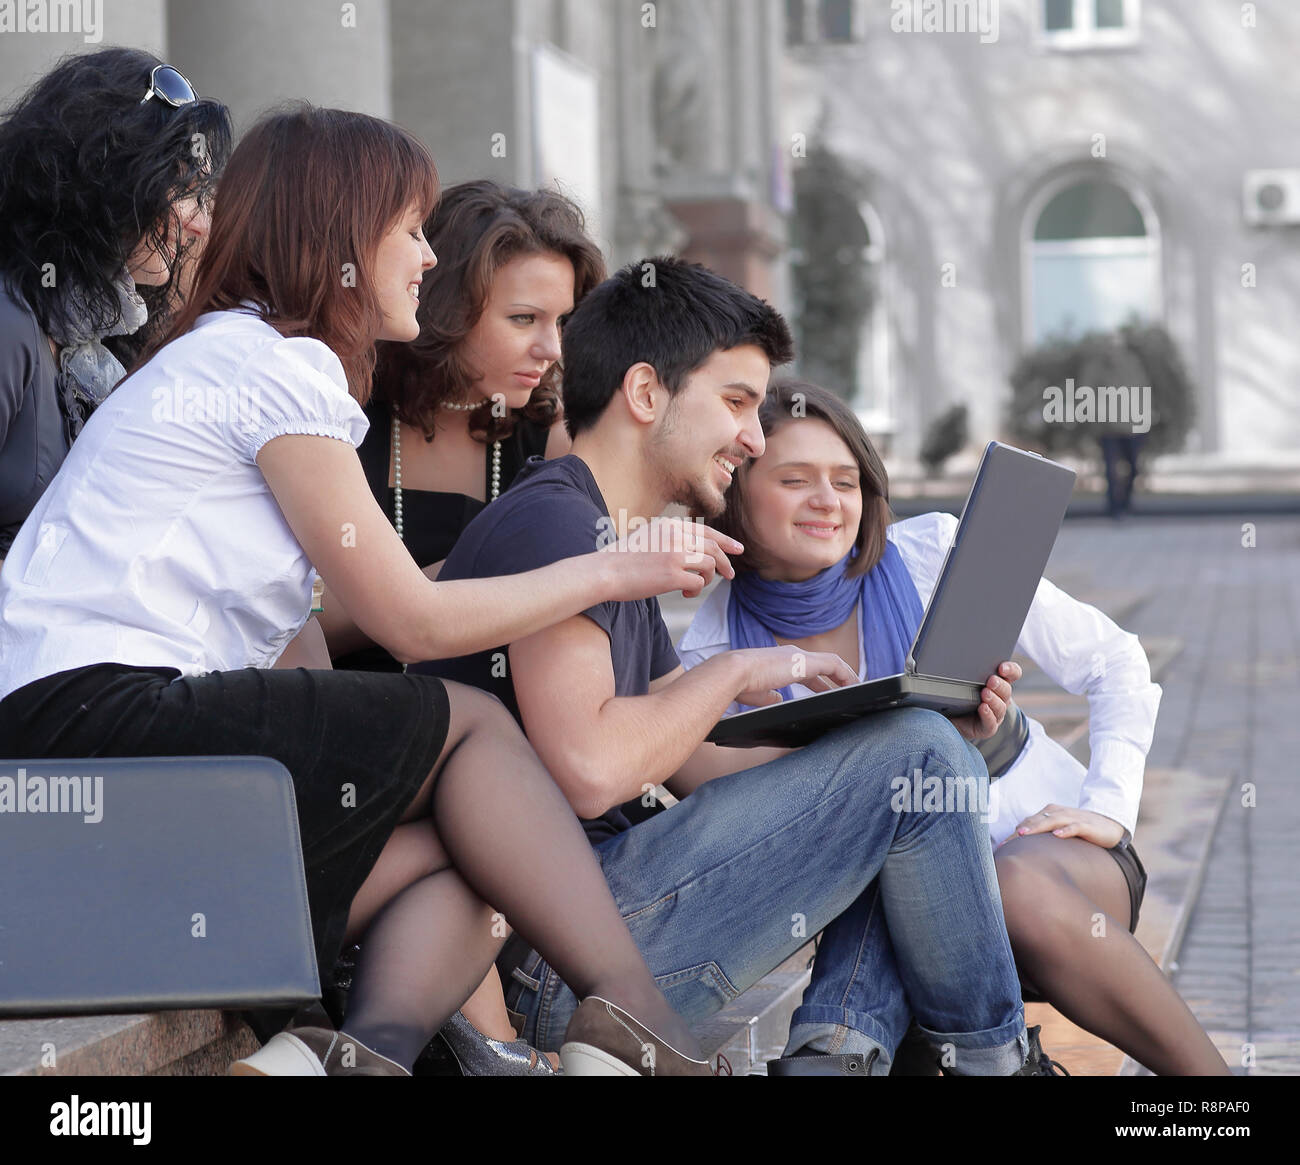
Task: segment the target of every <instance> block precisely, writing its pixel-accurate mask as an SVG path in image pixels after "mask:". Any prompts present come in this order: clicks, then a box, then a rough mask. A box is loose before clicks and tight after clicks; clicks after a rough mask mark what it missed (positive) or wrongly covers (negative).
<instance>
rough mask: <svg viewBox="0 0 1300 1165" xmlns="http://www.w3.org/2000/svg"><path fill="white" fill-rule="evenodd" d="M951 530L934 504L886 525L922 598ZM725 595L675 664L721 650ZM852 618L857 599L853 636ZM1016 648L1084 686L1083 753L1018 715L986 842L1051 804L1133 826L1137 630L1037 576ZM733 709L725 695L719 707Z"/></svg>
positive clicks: (1151, 721)
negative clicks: (1021, 743) (1084, 756)
mask: <svg viewBox="0 0 1300 1165" xmlns="http://www.w3.org/2000/svg"><path fill="white" fill-rule="evenodd" d="M956 531H957V519H956V518H954V517H953V516H952V515H951V514H944V513H932V514H921V515H919V516H918V517H915V518H908V519H906V520H905V521H902V522H897V523H895V524H894V525H892V526H890V528H889V531H888V536H889V539H890V540H891V541H892V542H893V543H894V544H895V545H896V546H897V547H898V551H899V554H900V556H901V557H902V560H903V564H904V565H905V566H906V567H907V570H908V573H909V574H910V575H911V576H912V580H913V582H915V584H916V590H917V594H918V595H920V598H921V603H922V605H925V604H927V603H929V601H930V596H931V594H932V593H933V592H934V586H935V582H936V581H937V579H938V577H939V570H940V568H941V567H942V566H943V560H944V557H945V556H946V555H947V553H948V547H949V546H950V545H951V544H952V539H953V535H954V534H955V533H956ZM729 595H730V584H729V583H728V582H727V581H726V580H725V579H724V580H722V581H720V582H719V583H718V584H717V586H716V587H715V588H714V590H713V592H712V593H711V594H710V595H709V596H708V598H707V599H705V601H704V603H703V604H702V605H701V606H700V609H699V610H698V611H697V612H696V613H695V618H694V619H693V620H692V622H691V625H690V627H689V628H687V630H686V633H685V635H683V636H682V640H681V643H680V644H678V647H677V652H678V655H680V656H681V660H682V665H683V666H684V667H686V668H691V667H694V666H695V665H696V664H698V663H700V662H701V661H702V660H705V659H708V658H709V657H710V656H711V655H717V654H718V653H719V652H721V651H727V650H729V649H730V647H731V640H730V634H729V632H728V629H727V600H728V597H729ZM861 621H862V612H861V609H860V608H859V611H858V633H859V636H861ZM1016 651H1017V653H1018V654H1020V655H1023V656H1025V657H1027V658H1028V659H1031V660H1033V661H1034V663H1036V664H1037V665H1038V666H1039V667H1040V668H1041V669H1042V670H1043V672H1044V674H1046V675H1047V676H1049V677H1050V678H1051V679H1052V680H1054V681H1055V682H1056V683H1058V684H1060V685H1061V687H1062V688H1064V689H1065V690H1066V691H1067V692H1072V693H1074V694H1075V695H1085V694H1086V696H1087V697H1088V714H1089V744H1090V746H1091V754H1092V755H1091V761H1090V763H1089V766H1088V768H1087V769H1085V768H1084V767H1083V765H1081V764H1080V763H1079V762H1078V761H1077V760H1075V759H1074V757H1072V756H1071V755H1070V754H1069V753H1068V752H1067V751H1066V750H1065V749H1064V748H1063V747H1061V745H1059V744H1058V743H1057V742H1056V741H1054V740H1053V739H1052V738H1051V737H1050V736H1048V735H1047V732H1046V730H1045V729H1044V728H1043V726H1042V724H1040V723H1039V722H1038V721H1037V720H1035V719H1033V717H1029V716H1027V717H1026V719H1027V720H1028V721H1029V740H1028V742H1027V743H1026V744H1025V747H1024V748H1023V749H1022V750H1021V753H1020V755H1019V756H1018V757H1017V758H1016V760H1015V762H1014V763H1013V764H1012V765H1011V767H1010V768H1009V769H1007V771H1006V772H1005V773H1004V774H1003V776H1002V777H1001V778H1000V779H999V780H997V781H995V782H993V784H992V786H991V788H990V790H989V816H990V819H991V820H990V825H989V832H990V834H991V836H992V841H993V844H994V845H995V846H996V845H1000V844H1001V843H1002V842H1003V841H1005V840H1006V839H1007V838H1008V837H1010V836H1011V834H1012V832H1013V831H1014V830H1015V828H1016V826H1017V825H1018V824H1019V823H1020V822H1021V821H1022V820H1023V819H1024V818H1026V817H1028V816H1030V815H1031V814H1033V813H1037V812H1039V810H1041V809H1042V808H1043V807H1044V806H1045V805H1048V804H1052V803H1055V804H1058V805H1072V806H1077V807H1078V808H1081V809H1088V810H1091V811H1092V812H1094V813H1100V814H1102V815H1103V816H1106V817H1109V818H1111V819H1113V820H1115V821H1118V822H1119V823H1120V824H1121V825H1122V826H1124V828H1125V829H1127V830H1128V831H1129V832H1130V833H1132V832H1134V829H1135V826H1136V825H1137V813H1138V802H1139V800H1140V799H1141V796H1142V776H1143V771H1144V769H1145V767H1146V755H1147V752H1148V750H1149V749H1150V747H1151V739H1152V736H1153V735H1154V733H1155V723H1156V711H1157V709H1158V708H1159V706H1160V687H1159V685H1158V684H1154V683H1152V682H1151V667H1150V664H1149V663H1148V662H1147V657H1146V652H1145V651H1144V650H1143V649H1142V645H1141V643H1139V642H1138V638H1137V636H1136V635H1131V634H1129V633H1128V632H1127V631H1124V630H1122V629H1121V628H1120V627H1118V626H1117V625H1116V624H1115V623H1114V622H1113V621H1112V620H1111V619H1109V618H1108V617H1107V616H1106V615H1104V614H1102V612H1101V611H1099V610H1097V608H1096V607H1093V606H1089V605H1088V604H1087V603H1081V602H1080V601H1079V600H1078V599H1075V598H1072V597H1071V596H1070V595H1068V594H1066V593H1065V592H1064V591H1063V590H1061V589H1060V588H1059V587H1057V586H1054V585H1053V584H1052V583H1050V582H1048V581H1047V579H1043V580H1042V581H1041V582H1039V584H1038V590H1037V592H1036V593H1035V595H1034V601H1033V604H1032V605H1031V606H1030V608H1029V614H1028V616H1027V617H1026V618H1025V625H1024V628H1023V630H1022V631H1021V633H1020V638H1019V640H1018V641H1017V643H1016ZM865 666H866V664H865V660H863V661H862V668H861V670H860V671H859V676H858V678H859V679H865V678H866V672H865ZM792 692H793V694H794V696H795V698H796V699H797V698H799V697H802V696H807V695H810V694H811V693H810V692H809V690H808V689H807V688H805V687H803V686H802V685H799V684H795V685H793V686H792ZM742 710H743V709H742V708H741V706H740V705H738V704H733V705H732V706H731V707H730V708H728V709H727V714H728V715H733V714H734V713H736V712H739V711H742Z"/></svg>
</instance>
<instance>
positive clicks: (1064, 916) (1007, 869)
mask: <svg viewBox="0 0 1300 1165" xmlns="http://www.w3.org/2000/svg"><path fill="white" fill-rule="evenodd" d="M994 862H995V864H996V866H997V872H998V885H999V887H1000V888H1001V891H1002V911H1003V914H1004V916H1005V917H1006V923H1007V934H1008V936H1009V937H1010V939H1011V950H1012V952H1013V953H1014V954H1015V957H1016V964H1017V966H1019V968H1020V970H1021V973H1022V975H1023V976H1024V978H1025V980H1026V981H1027V982H1030V983H1032V984H1033V985H1034V986H1035V987H1036V988H1037V989H1038V991H1039V992H1040V993H1041V994H1042V995H1043V997H1044V998H1045V999H1047V1000H1048V1002H1049V1003H1051V1004H1052V1006H1053V1007H1055V1008H1056V1009H1057V1010H1058V1011H1059V1012H1061V1014H1062V1015H1064V1016H1066V1017H1067V1018H1068V1019H1070V1020H1072V1021H1073V1022H1074V1023H1077V1024H1078V1025H1079V1026H1080V1027H1082V1028H1085V1029H1087V1030H1088V1031H1090V1032H1092V1033H1093V1034H1094V1035H1097V1036H1100V1037H1101V1038H1102V1039H1104V1040H1106V1041H1107V1042H1108V1043H1111V1044H1114V1045H1115V1046H1116V1047H1117V1048H1119V1049H1120V1050H1121V1051H1123V1052H1125V1053H1127V1054H1128V1055H1130V1056H1132V1057H1133V1059H1134V1060H1136V1061H1137V1062H1138V1063H1140V1064H1142V1065H1144V1066H1145V1067H1147V1068H1148V1069H1150V1070H1151V1071H1152V1072H1155V1073H1156V1074H1157V1075H1161V1076H1217V1075H1227V1074H1228V1067H1227V1065H1226V1064H1225V1063H1224V1062H1223V1057H1222V1056H1220V1055H1219V1053H1218V1051H1217V1050H1216V1049H1215V1047H1214V1044H1213V1043H1212V1042H1211V1041H1210V1038H1209V1036H1207V1035H1206V1034H1205V1032H1204V1030H1203V1029H1202V1028H1201V1025H1200V1024H1199V1023H1197V1022H1196V1017H1195V1016H1194V1015H1192V1013H1191V1011H1190V1010H1189V1009H1188V1007H1187V1004H1186V1003H1184V1002H1183V1000H1182V998H1181V996H1179V994H1178V992H1177V991H1175V990H1174V987H1173V984H1171V983H1170V982H1169V980H1168V979H1167V978H1166V977H1165V975H1164V973H1163V972H1162V971H1161V970H1160V968H1159V967H1157V966H1156V965H1155V963H1154V962H1153V961H1152V960H1151V957H1150V955H1148V954H1147V952H1146V950H1145V949H1144V948H1143V946H1142V944H1141V943H1139V942H1138V941H1137V939H1135V938H1134V937H1133V936H1132V935H1131V934H1130V933H1129V930H1128V923H1129V913H1130V905H1129V896H1128V886H1127V884H1126V883H1125V881H1124V875H1123V873H1122V872H1121V871H1120V868H1119V866H1118V865H1117V864H1116V862H1115V859H1114V858H1113V857H1111V855H1110V854H1109V853H1107V852H1106V851H1105V850H1104V849H1102V848H1101V847H1099V846H1096V845H1093V844H1092V843H1091V842H1088V841H1084V840H1082V839H1081V838H1059V837H1052V836H1050V835H1031V836H1028V837H1017V838H1014V839H1013V840H1011V841H1009V842H1007V843H1006V844H1005V845H1003V846H1002V847H1001V848H999V849H998V850H997V851H996V853H995V854H994Z"/></svg>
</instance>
